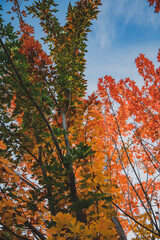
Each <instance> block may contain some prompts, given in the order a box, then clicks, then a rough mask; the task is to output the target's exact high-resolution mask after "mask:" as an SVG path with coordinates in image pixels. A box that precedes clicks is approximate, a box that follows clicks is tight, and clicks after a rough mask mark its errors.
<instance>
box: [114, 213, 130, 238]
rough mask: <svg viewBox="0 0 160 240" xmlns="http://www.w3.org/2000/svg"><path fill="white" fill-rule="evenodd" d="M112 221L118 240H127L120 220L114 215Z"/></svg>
mask: <svg viewBox="0 0 160 240" xmlns="http://www.w3.org/2000/svg"><path fill="white" fill-rule="evenodd" d="M112 222H113V223H114V225H115V228H116V230H117V233H118V236H119V239H120V240H127V237H126V234H125V232H124V230H123V228H122V225H121V223H120V221H119V220H118V218H117V217H116V216H113V217H112Z"/></svg>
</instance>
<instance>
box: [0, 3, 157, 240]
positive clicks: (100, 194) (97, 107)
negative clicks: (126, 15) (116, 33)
mask: <svg viewBox="0 0 160 240" xmlns="http://www.w3.org/2000/svg"><path fill="white" fill-rule="evenodd" d="M148 2H149V3H150V6H152V5H154V3H156V6H155V11H156V12H159V2H158V1H150V0H149V1H148ZM10 4H11V6H12V14H14V15H15V16H14V17H16V18H17V19H18V22H19V30H18V31H15V30H14V28H13V26H12V23H8V24H6V23H5V22H4V21H3V19H2V15H0V36H1V38H0V238H1V239H2V240H7V239H9V240H12V239H14V240H19V239H26V240H27V239H28V240H29V239H30V240H31V239H32V240H33V239H42V240H44V239H48V240H54V239H55V240H56V239H57V240H62V239H64V240H65V239H77V240H81V239H92V240H103V239H108V240H110V239H120V240H126V239H127V238H126V235H127V233H128V232H129V231H133V232H134V233H135V238H133V239H152V240H153V239H156V238H157V239H159V238H160V226H159V190H160V189H159V188H160V187H159V186H160V182H159V172H160V166H159V164H160V151H159V144H160V142H159V139H160V138H159V136H160V91H159V89H160V77H159V76H160V68H159V67H158V68H155V67H154V65H153V63H152V62H151V61H150V60H148V59H147V58H146V57H145V55H143V54H140V55H139V56H138V58H137V59H136V65H137V69H138V72H139V74H140V75H141V76H142V78H143V79H144V82H143V85H142V87H138V86H137V85H136V82H135V81H133V80H130V79H129V78H126V79H124V80H120V81H118V82H117V81H115V80H114V79H113V78H112V77H111V76H105V77H104V78H100V79H99V81H98V87H97V91H95V92H94V93H93V94H91V95H90V96H86V93H85V91H86V87H87V81H86V79H85V75H84V70H85V67H86V60H85V54H86V52H87V34H88V32H90V30H91V24H92V20H93V19H96V18H97V15H98V13H99V6H100V5H101V1H100V0H79V1H77V2H76V3H75V5H71V4H69V6H68V11H67V14H66V23H65V25H64V26H62V24H61V23H60V21H59V19H58V18H57V17H56V12H57V10H58V5H57V4H56V1H53V0H52V1H51V0H37V1H34V2H32V3H31V5H29V4H27V7H26V8H25V9H24V8H22V6H21V4H22V2H21V1H19V0H10ZM1 10H2V9H1ZM8 14H11V13H10V12H8ZM29 14H31V15H32V16H33V17H36V18H38V19H39V23H40V25H41V27H42V30H43V32H44V37H43V38H42V40H43V44H47V46H48V52H45V51H44V50H43V45H42V44H41V43H40V42H39V40H37V38H36V35H35V31H34V27H33V26H31V25H29V24H28V23H27V16H28V15H29ZM12 18H13V17H12ZM157 60H158V63H159V62H160V52H159V53H158V57H157Z"/></svg>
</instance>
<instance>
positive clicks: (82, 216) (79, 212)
mask: <svg viewBox="0 0 160 240" xmlns="http://www.w3.org/2000/svg"><path fill="white" fill-rule="evenodd" d="M62 124H63V129H64V130H65V131H66V132H67V130H68V129H67V121H66V113H65V112H62ZM65 145H66V152H67V156H70V157H71V153H70V143H69V139H68V134H67V133H66V134H65ZM65 167H66V169H67V170H68V171H69V187H70V194H71V201H72V202H73V203H75V202H77V201H78V196H77V189H76V181H75V175H74V171H73V166H72V163H67V164H66V166H65ZM75 213H76V218H77V220H78V221H81V222H84V223H87V220H86V216H85V214H84V213H83V211H82V210H81V209H75Z"/></svg>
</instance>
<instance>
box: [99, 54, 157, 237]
mask: <svg viewBox="0 0 160 240" xmlns="http://www.w3.org/2000/svg"><path fill="white" fill-rule="evenodd" d="M157 59H158V62H160V52H159V53H158V57H157ZM136 65H137V68H138V72H139V74H140V75H141V76H142V78H143V80H144V81H143V84H142V86H141V87H138V86H137V85H136V83H135V81H131V80H130V79H129V78H126V79H125V80H120V81H118V82H117V83H116V82H115V80H114V79H113V78H112V77H111V76H105V77H104V78H102V79H99V84H98V91H97V94H98V96H99V97H100V98H101V99H100V101H101V104H102V109H103V112H104V122H105V124H104V125H105V132H106V133H107V134H106V137H105V138H106V149H107V150H108V151H107V154H106V155H107V161H106V163H107V168H108V172H110V181H111V184H112V185H113V183H115V182H116V183H117V186H118V187H119V188H121V194H122V198H123V199H125V201H123V200H122V199H119V198H118V199H116V198H114V199H113V201H112V204H113V205H115V206H116V207H117V210H120V212H121V213H123V214H124V216H127V217H128V220H129V225H126V223H125V225H126V227H127V228H128V230H130V229H132V231H134V232H135V235H136V238H134V239H156V238H158V239H159V238H160V226H159V201H160V196H159V190H160V189H159V186H160V182H159V175H160V174H159V172H160V168H159V166H160V152H159V146H160V121H159V120H160V91H159V90H160V77H159V73H160V67H158V68H157V69H155V67H154V65H153V63H152V62H151V61H150V60H148V59H147V58H146V57H145V56H144V55H143V54H140V55H139V57H138V58H137V59H136ZM120 217H121V218H123V215H122V214H120ZM123 221H124V220H123V219H122V224H123ZM126 230H127V229H126Z"/></svg>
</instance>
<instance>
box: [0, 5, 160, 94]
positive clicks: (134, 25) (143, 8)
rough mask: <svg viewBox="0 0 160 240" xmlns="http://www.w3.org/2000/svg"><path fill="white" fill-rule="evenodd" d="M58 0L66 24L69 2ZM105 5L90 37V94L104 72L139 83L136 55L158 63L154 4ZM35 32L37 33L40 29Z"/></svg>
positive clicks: (159, 28) (159, 22) (159, 24)
mask: <svg viewBox="0 0 160 240" xmlns="http://www.w3.org/2000/svg"><path fill="white" fill-rule="evenodd" d="M1 1H2V5H3V8H4V9H5V10H9V7H8V6H9V5H8V4H6V3H5V0H1ZM29 2H31V1H29ZM55 2H56V3H58V4H59V9H60V11H59V12H58V16H59V18H60V21H61V22H62V23H64V21H65V14H66V11H67V6H68V3H69V2H70V1H69V0H55ZM74 2H75V1H73V0H72V1H71V3H72V4H74ZM102 4H103V5H102V6H101V7H100V11H101V12H100V14H99V16H98V20H97V21H93V25H92V32H91V33H89V37H88V53H87V55H86V59H87V68H86V71H85V74H86V78H87V80H88V93H91V92H92V91H94V90H96V85H97V81H98V78H100V77H103V76H105V75H111V76H112V77H114V78H115V79H116V80H119V79H122V78H125V77H130V78H131V79H133V80H135V81H136V82H137V83H138V84H140V83H141V81H142V80H141V77H140V76H139V75H138V73H137V70H136V66H135V58H136V57H137V56H138V55H139V53H144V54H145V55H146V57H148V58H149V59H151V60H152V61H153V62H154V63H155V64H156V56H157V52H158V49H159V48H160V14H156V13H154V8H153V7H152V8H149V4H148V2H147V0H102ZM4 17H5V18H6V19H7V18H8V17H10V16H7V15H5V16H4ZM32 22H33V20H32ZM14 24H15V26H16V22H15V23H14ZM36 24H37V23H36ZM37 28H38V24H37ZM36 33H37V35H38V33H39V28H38V31H37V32H36Z"/></svg>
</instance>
